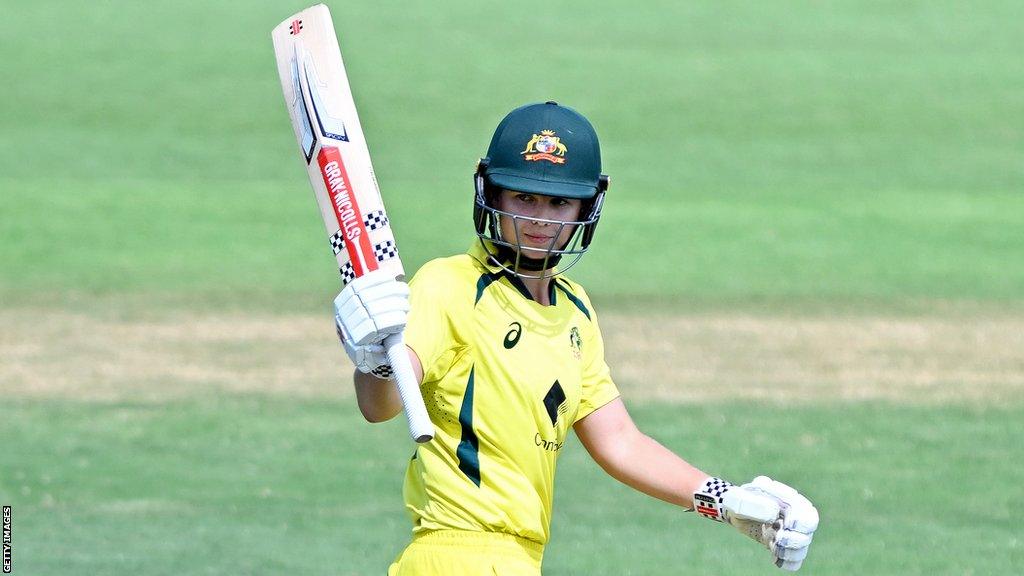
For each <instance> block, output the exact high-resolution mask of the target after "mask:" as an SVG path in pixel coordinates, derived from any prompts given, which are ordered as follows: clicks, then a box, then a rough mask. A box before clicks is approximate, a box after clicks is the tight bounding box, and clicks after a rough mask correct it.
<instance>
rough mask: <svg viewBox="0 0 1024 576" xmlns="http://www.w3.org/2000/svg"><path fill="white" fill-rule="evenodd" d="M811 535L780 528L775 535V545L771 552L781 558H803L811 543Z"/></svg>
mask: <svg viewBox="0 0 1024 576" xmlns="http://www.w3.org/2000/svg"><path fill="white" fill-rule="evenodd" d="M811 539H812V536H810V535H808V534H801V533H800V532H793V531H791V530H781V531H779V532H778V533H777V534H776V535H775V546H774V549H773V551H772V552H773V553H774V554H775V556H777V557H779V558H782V559H783V560H803V559H804V557H806V556H807V550H808V549H809V547H810V545H811Z"/></svg>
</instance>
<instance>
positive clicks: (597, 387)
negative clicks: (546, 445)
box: [573, 290, 619, 423]
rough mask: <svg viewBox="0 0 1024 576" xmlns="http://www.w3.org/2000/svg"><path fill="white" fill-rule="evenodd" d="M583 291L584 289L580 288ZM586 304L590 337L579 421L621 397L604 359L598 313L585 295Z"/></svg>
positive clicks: (584, 353) (585, 355) (587, 343)
mask: <svg viewBox="0 0 1024 576" xmlns="http://www.w3.org/2000/svg"><path fill="white" fill-rule="evenodd" d="M580 292H582V290H580ZM584 298H585V301H586V305H587V307H588V308H590V328H591V329H590V330H589V331H588V333H589V335H590V337H589V338H587V340H586V341H584V342H583V346H582V348H583V350H582V352H583V360H584V368H583V393H582V395H581V397H580V406H579V409H578V410H577V411H576V420H574V422H573V423H576V422H579V421H580V420H582V419H583V418H586V417H587V416H589V415H590V413H591V412H593V411H594V410H597V409H598V408H600V407H602V406H604V405H605V404H607V403H609V402H611V401H612V400H615V399H616V398H618V397H619V389H618V387H616V386H615V382H613V381H612V377H611V371H610V370H609V369H608V363H607V362H605V360H604V338H602V337H601V328H600V327H599V326H598V324H597V314H596V313H595V312H594V308H593V306H591V305H590V301H589V299H586V296H585V295H584Z"/></svg>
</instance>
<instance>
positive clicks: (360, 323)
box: [334, 270, 409, 377]
mask: <svg viewBox="0 0 1024 576" xmlns="http://www.w3.org/2000/svg"><path fill="white" fill-rule="evenodd" d="M408 312H409V285H408V284H406V283H405V282H399V281H397V280H395V279H394V277H393V276H391V275H390V274H388V273H387V272H384V271H382V270H378V271H374V272H369V273H366V274H364V275H362V276H360V277H358V278H356V279H354V280H352V281H351V282H349V283H348V285H346V286H345V288H344V289H343V290H342V291H341V293H340V294H338V296H337V298H335V299H334V322H335V325H336V327H337V330H338V338H339V339H340V340H341V343H342V344H343V345H344V346H345V352H346V353H347V354H348V357H349V358H350V359H351V360H352V363H353V364H355V365H356V368H358V369H359V370H360V371H361V372H364V373H374V374H375V375H377V376H381V377H388V376H390V366H389V365H388V359H387V353H386V351H385V350H384V346H382V345H381V343H382V342H383V341H384V339H385V338H387V337H388V336H390V335H392V334H397V333H399V332H401V331H402V330H403V329H404V328H405V321H406V317H407V316H408ZM385 366H386V367H387V370H386V372H387V373H388V374H387V375H384V374H379V373H378V372H381V370H382V368H381V367H385Z"/></svg>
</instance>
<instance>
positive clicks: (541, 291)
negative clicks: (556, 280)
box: [519, 276, 551, 306]
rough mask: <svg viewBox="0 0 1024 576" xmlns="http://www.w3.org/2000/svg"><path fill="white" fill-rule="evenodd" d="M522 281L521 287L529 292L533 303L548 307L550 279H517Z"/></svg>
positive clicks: (549, 302) (549, 303)
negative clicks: (524, 287)
mask: <svg viewBox="0 0 1024 576" xmlns="http://www.w3.org/2000/svg"><path fill="white" fill-rule="evenodd" d="M519 279H520V280H522V281H523V285H524V286H526V289H527V290H529V291H530V295H531V296H533V301H534V302H536V303H538V304H540V305H542V306H550V305H551V298H549V295H550V294H551V278H523V277H522V276H520V277H519Z"/></svg>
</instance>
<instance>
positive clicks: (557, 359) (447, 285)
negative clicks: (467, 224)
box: [335, 102, 818, 576]
mask: <svg viewBox="0 0 1024 576" xmlns="http://www.w3.org/2000/svg"><path fill="white" fill-rule="evenodd" d="M475 188H476V189H475V200H474V210H473V214H474V225H475V227H476V235H477V239H476V240H475V241H474V242H473V243H472V245H471V247H470V248H469V250H468V252H467V253H466V254H460V255H457V256H452V257H449V258H441V259H437V260H433V261H431V262H428V263H427V264H425V265H424V266H423V267H422V268H421V269H420V270H419V271H418V272H417V274H416V275H415V277H414V278H413V279H412V281H411V282H410V283H409V284H408V285H406V284H405V283H403V282H398V281H396V280H395V279H394V277H393V276H389V275H387V274H377V273H370V274H366V275H364V276H362V277H359V278H357V279H355V280H353V281H352V282H350V283H349V284H348V285H347V286H346V287H345V288H344V290H342V292H341V293H340V294H339V295H338V297H337V298H336V299H335V320H336V324H337V328H338V334H339V336H340V337H341V340H342V343H343V345H344V346H345V349H346V352H347V353H348V355H349V357H350V358H351V359H352V361H353V362H354V364H355V365H356V371H355V373H354V382H355V389H356V398H357V401H358V404H359V408H360V410H361V412H362V414H363V416H364V417H365V418H366V419H367V420H369V421H371V422H379V421H384V420H388V419H390V418H392V417H394V416H395V415H397V414H398V413H399V411H400V410H401V404H400V401H399V398H398V393H397V391H396V388H395V385H394V383H393V381H392V380H390V379H389V378H390V376H389V374H390V370H389V367H388V360H387V356H386V355H385V354H384V350H383V347H382V345H381V344H380V343H381V342H382V341H383V340H384V338H385V337H387V336H388V334H389V333H391V332H390V331H391V330H393V329H394V328H393V327H394V326H395V325H396V322H394V318H395V317H396V316H398V317H400V318H401V319H403V320H404V322H398V323H397V324H398V327H399V329H400V328H401V327H402V325H403V324H404V330H405V342H406V345H407V346H408V351H409V358H410V360H411V362H412V365H413V370H414V372H415V374H416V377H417V379H418V380H419V382H420V391H421V392H422V394H423V398H424V401H425V403H426V406H427V411H428V413H429V415H430V419H431V422H432V423H433V425H434V427H435V429H436V434H435V436H434V438H433V439H432V440H431V441H429V442H427V443H424V444H420V445H419V446H418V447H417V449H416V453H415V455H414V456H413V457H412V459H411V460H410V462H409V465H408V469H407V471H406V475H405V484H404V490H403V493H404V499H405V507H406V509H407V511H408V513H409V515H410V516H411V518H412V524H413V536H412V542H411V543H410V544H409V545H408V547H407V548H405V550H404V551H402V552H401V554H400V555H399V556H398V558H397V559H396V560H395V562H394V563H393V564H392V565H391V567H390V569H389V571H388V574H389V575H390V576H425V575H450V576H462V575H467V576H469V575H473V576H476V575H483V574H487V575H491V574H496V575H501V576H506V575H508V576H528V575H529V576H536V575H539V574H540V573H541V565H542V560H543V556H544V546H545V544H546V543H547V542H548V538H549V534H550V523H551V506H552V500H553V494H554V491H553V488H554V480H555V465H556V462H557V460H558V456H559V454H560V453H561V451H562V449H563V446H564V443H565V439H566V437H567V435H568V434H569V430H570V429H572V430H573V431H575V433H576V435H577V437H578V438H579V440H580V442H581V443H582V444H583V446H584V447H585V448H586V450H587V452H588V453H589V454H590V456H591V457H592V458H593V459H594V460H595V461H596V462H597V463H598V464H599V465H600V466H601V468H603V469H604V470H605V471H606V472H607V473H608V474H609V475H611V476H612V477H614V478H615V479H617V480H619V481H620V482H623V483H624V484H627V485H628V486H631V487H632V488H634V489H636V490H639V491H640V492H643V493H645V494H649V495H651V496H653V497H655V498H659V499H661V500H664V501H666V502H669V503H672V504H675V505H677V506H680V507H682V508H684V509H686V510H693V511H696V512H697V513H698V514H699V515H701V516H703V517H706V518H709V519H711V520H714V521H717V522H724V523H727V524H730V525H731V526H733V527H735V528H736V529H737V530H739V531H740V532H741V533H743V534H745V535H746V536H748V537H750V538H752V539H753V540H755V541H757V542H759V543H760V544H761V545H762V546H764V547H766V548H767V549H768V550H769V551H770V553H771V559H772V561H773V562H774V563H775V564H776V565H777V566H779V567H780V568H783V569H785V570H790V571H795V570H797V569H799V568H800V566H801V564H802V562H803V561H804V558H805V556H806V555H807V550H808V547H809V546H810V544H811V539H812V537H813V535H814V531H815V529H816V528H817V526H818V512H817V510H816V509H815V508H814V506H813V505H812V504H811V503H810V502H809V501H808V500H807V498H805V497H804V496H802V495H801V494H800V493H798V492H797V491H796V490H794V489H793V488H790V487H789V486H787V485H785V484H783V483H781V482H777V481H775V480H772V479H770V478H767V477H765V476H758V477H757V478H755V479H754V480H753V481H751V482H749V483H747V484H743V485H734V484H731V483H729V482H727V481H725V480H723V479H721V478H717V477H714V476H711V475H710V474H708V473H705V472H703V471H701V470H699V469H697V468H696V467H694V466H692V465H690V464H689V463H687V462H686V461H685V460H683V459H682V458H680V457H679V456H677V455H676V454H674V453H673V452H672V451H670V450H668V449H667V448H665V447H664V446H662V445H661V444H659V443H658V442H656V441H655V440H653V439H652V438H650V437H648V436H647V435H645V434H644V433H643V432H641V431H640V430H638V429H637V427H636V425H635V424H634V423H633V420H632V419H631V418H630V415H629V412H628V411H627V410H626V406H625V404H624V403H623V401H622V399H621V398H620V396H619V392H618V390H617V388H616V386H615V383H614V382H613V381H612V379H611V376H610V374H609V368H608V365H607V364H606V363H605V359H604V344H603V341H602V338H601V331H600V329H599V328H598V321H597V314H596V312H595V311H594V308H593V306H592V305H591V302H590V299H589V298H588V297H587V293H586V292H585V291H584V290H583V287H582V286H580V285H579V284H577V283H575V282H573V281H571V280H569V279H568V278H566V276H565V275H564V272H565V271H566V270H567V269H568V268H570V267H571V266H572V265H573V264H575V263H576V262H577V261H578V260H579V259H580V258H581V257H582V255H583V254H584V253H585V252H586V251H587V250H588V249H589V248H590V244H591V242H592V241H593V239H594V234H595V230H596V228H597V224H598V221H599V220H600V218H601V211H602V208H603V203H604V198H605V195H606V194H607V190H608V178H607V177H606V176H604V175H602V174H601V153H600V146H599V144H598V139H597V134H596V133H595V131H594V128H593V127H592V126H591V124H590V122H589V121H588V120H587V119H586V118H584V117H583V116H582V115H580V114H579V113H577V112H576V111H575V110H573V109H571V108H569V107H566V106H561V105H559V104H557V103H555V102H546V103H539V104H530V105H527V106H523V107H520V108H517V109H515V110H513V111H512V112H510V113H509V114H508V115H507V116H505V118H504V119H503V120H502V121H501V122H500V124H499V125H498V127H497V129H496V130H495V132H494V135H493V137H492V138H491V142H490V146H489V147H488V150H487V156H486V157H485V158H483V159H481V160H480V162H479V164H478V168H477V172H476V174H475ZM385 318H386V319H387V321H377V320H379V319H385ZM377 326H384V327H386V328H384V329H382V330H378V328H377ZM367 342H368V344H363V345H356V344H354V343H367ZM709 525H710V524H709Z"/></svg>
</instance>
